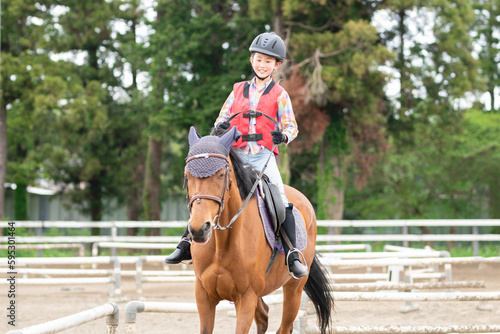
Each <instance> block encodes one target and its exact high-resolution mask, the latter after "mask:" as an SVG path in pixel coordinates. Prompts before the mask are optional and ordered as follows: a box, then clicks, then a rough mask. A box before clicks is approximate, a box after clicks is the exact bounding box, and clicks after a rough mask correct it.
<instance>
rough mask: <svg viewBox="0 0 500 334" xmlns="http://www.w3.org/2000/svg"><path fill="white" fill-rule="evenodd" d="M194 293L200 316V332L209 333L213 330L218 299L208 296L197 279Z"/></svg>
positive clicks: (201, 333) (202, 333)
mask: <svg viewBox="0 0 500 334" xmlns="http://www.w3.org/2000/svg"><path fill="white" fill-rule="evenodd" d="M195 295H196V307H197V308H198V316H199V318H200V334H210V333H212V332H213V331H214V324H215V307H216V306H217V304H218V301H217V300H214V299H213V298H211V297H210V295H209V294H208V293H207V291H206V290H205V288H204V287H203V285H202V284H201V282H200V281H199V280H196V283H195Z"/></svg>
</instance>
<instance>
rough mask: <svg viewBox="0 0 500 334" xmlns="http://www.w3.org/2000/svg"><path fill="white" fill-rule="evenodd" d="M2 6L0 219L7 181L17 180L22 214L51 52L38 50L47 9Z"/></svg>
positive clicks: (21, 214)
mask: <svg viewBox="0 0 500 334" xmlns="http://www.w3.org/2000/svg"><path fill="white" fill-rule="evenodd" d="M47 7H48V5H47V6H45V8H47ZM1 12H2V34H1V57H0V61H1V64H0V67H1V97H0V99H1V100H0V185H1V186H0V220H1V219H3V215H4V187H3V184H4V183H5V182H6V181H7V182H12V183H16V184H17V189H16V194H15V198H16V210H15V212H16V217H15V218H16V219H26V217H27V216H26V212H27V208H26V205H27V191H26V188H27V186H28V185H30V184H32V183H34V181H35V179H36V177H37V172H38V170H39V167H40V166H39V161H37V160H35V159H34V152H35V151H36V148H37V147H39V145H40V136H39V132H38V129H37V127H36V124H35V123H34V117H33V109H34V105H35V103H36V100H37V99H38V98H39V96H38V95H37V89H38V88H39V87H40V86H41V85H43V84H44V81H45V80H51V79H52V75H51V67H50V60H49V57H48V55H47V54H45V53H44V52H43V50H41V48H42V45H43V39H42V38H41V37H42V36H43V31H44V29H45V26H46V22H47V17H48V16H49V15H48V13H47V11H46V10H44V9H43V8H42V6H38V5H37V2H36V1H30V0H26V1H9V0H7V1H3V2H2V3H1ZM7 156H8V157H9V158H8V159H7ZM13 218H14V217H13Z"/></svg>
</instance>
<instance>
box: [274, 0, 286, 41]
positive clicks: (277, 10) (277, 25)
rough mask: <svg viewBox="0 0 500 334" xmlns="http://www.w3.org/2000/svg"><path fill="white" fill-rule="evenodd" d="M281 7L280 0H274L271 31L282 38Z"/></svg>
mask: <svg viewBox="0 0 500 334" xmlns="http://www.w3.org/2000/svg"><path fill="white" fill-rule="evenodd" d="M281 6H282V0H274V16H273V31H274V32H275V33H276V35H278V36H280V37H282V38H283V37H284V36H283V9H282V8H281Z"/></svg>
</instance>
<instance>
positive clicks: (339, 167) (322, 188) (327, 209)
mask: <svg viewBox="0 0 500 334" xmlns="http://www.w3.org/2000/svg"><path fill="white" fill-rule="evenodd" d="M344 178H345V173H344V166H343V161H341V159H340V158H339V156H337V155H331V154H330V152H329V150H328V143H327V142H326V140H325V139H323V142H322V143H321V150H320V157H319V170H318V191H319V198H318V207H319V210H318V211H319V214H320V218H323V219H333V220H341V219H342V217H343V214H344V184H345V182H344ZM341 231H342V228H341V227H335V228H334V229H333V230H330V231H329V233H330V234H331V233H333V234H336V235H338V234H340V233H341Z"/></svg>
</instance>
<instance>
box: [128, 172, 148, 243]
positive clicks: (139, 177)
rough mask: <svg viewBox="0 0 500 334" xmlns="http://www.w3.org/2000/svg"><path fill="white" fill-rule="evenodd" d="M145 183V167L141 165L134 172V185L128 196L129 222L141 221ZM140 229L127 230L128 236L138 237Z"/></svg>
mask: <svg viewBox="0 0 500 334" xmlns="http://www.w3.org/2000/svg"><path fill="white" fill-rule="evenodd" d="M143 181H144V165H143V164H142V163H139V164H138V165H137V166H136V168H134V169H133V172H132V185H131V186H130V188H129V193H128V194H127V197H128V201H127V220H132V221H134V220H135V221H137V220H139V217H140V214H141V211H142V191H141V190H142V187H141V185H142V184H143ZM138 230H139V229H138V228H137V227H134V228H129V229H127V235H137V232H138Z"/></svg>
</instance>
